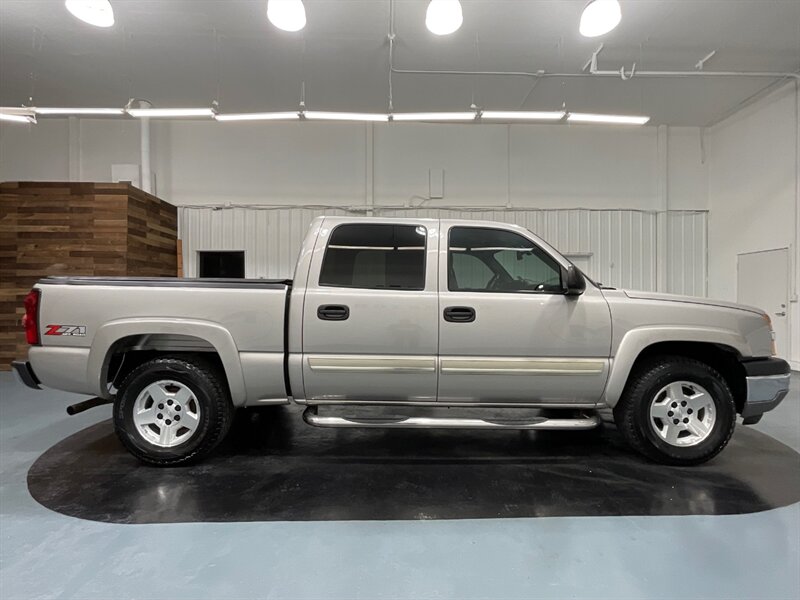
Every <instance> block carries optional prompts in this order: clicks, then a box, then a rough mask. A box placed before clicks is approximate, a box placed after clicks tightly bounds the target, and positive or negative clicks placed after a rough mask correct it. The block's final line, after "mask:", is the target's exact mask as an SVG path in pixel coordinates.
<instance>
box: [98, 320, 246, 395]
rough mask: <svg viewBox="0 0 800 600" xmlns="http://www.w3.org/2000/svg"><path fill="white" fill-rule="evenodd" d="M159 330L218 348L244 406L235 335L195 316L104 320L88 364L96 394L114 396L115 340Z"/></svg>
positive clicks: (155, 332)
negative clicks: (109, 382) (111, 359)
mask: <svg viewBox="0 0 800 600" xmlns="http://www.w3.org/2000/svg"><path fill="white" fill-rule="evenodd" d="M187 332H191V334H187ZM159 333H166V334H174V335H191V336H193V337H196V338H199V339H201V340H203V341H205V342H207V343H209V344H211V346H213V347H214V349H215V350H216V351H217V354H218V355H219V358H220V361H221V362H222V367H223V369H224V370H225V377H226V378H227V379H228V387H229V389H230V393H231V401H232V402H233V405H234V406H241V405H243V404H244V403H245V401H246V397H247V393H246V388H245V384H244V375H243V374H242V366H241V363H240V361H239V350H238V349H237V347H236V343H235V342H234V340H233V336H232V335H231V334H230V332H229V331H228V330H227V329H225V328H224V327H222V326H221V325H219V324H217V323H213V322H209V321H197V320H192V319H152V318H132V319H119V320H116V321H109V322H108V323H105V324H104V325H103V326H102V327H100V328H99V329H98V330H97V333H95V336H94V339H93V340H92V347H91V350H90V351H89V360H88V362H87V366H86V380H87V381H88V382H89V384H90V385H91V386H92V387H93V388H94V389H95V393H97V395H98V396H100V397H102V398H107V399H108V398H111V395H110V394H109V393H108V389H107V386H106V378H107V370H108V360H107V359H108V354H109V351H110V350H111V347H112V346H113V345H114V344H115V343H116V342H118V341H119V340H121V339H122V338H125V337H128V336H132V335H147V334H159Z"/></svg>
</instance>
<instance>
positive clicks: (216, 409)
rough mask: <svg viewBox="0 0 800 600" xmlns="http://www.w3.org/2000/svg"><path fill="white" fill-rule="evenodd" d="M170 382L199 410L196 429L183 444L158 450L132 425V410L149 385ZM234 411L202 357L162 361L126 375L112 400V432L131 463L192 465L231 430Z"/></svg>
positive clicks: (224, 389)
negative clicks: (183, 389) (189, 394)
mask: <svg viewBox="0 0 800 600" xmlns="http://www.w3.org/2000/svg"><path fill="white" fill-rule="evenodd" d="M161 380H171V381H175V382H178V383H180V384H183V385H184V386H186V387H187V388H189V390H190V391H191V392H192V394H193V395H194V398H195V399H196V401H197V404H198V405H199V418H198V421H197V427H196V429H195V430H194V432H193V433H192V434H191V437H189V438H188V439H187V440H186V441H183V442H181V443H180V444H178V445H176V446H172V447H161V446H158V445H156V444H154V443H151V442H150V441H148V440H147V439H146V438H145V436H144V435H143V434H142V433H140V432H139V430H138V429H137V427H136V426H135V424H134V421H133V407H134V404H135V401H136V399H137V397H138V396H139V394H140V393H141V392H142V391H143V390H144V389H145V387H147V386H148V385H150V384H152V383H155V382H158V381H161ZM232 420H233V406H232V404H231V400H230V394H229V392H228V387H227V384H226V382H225V379H224V376H223V375H221V374H220V372H219V369H218V368H217V367H216V365H214V364H213V363H212V362H210V361H208V360H206V359H203V358H201V357H194V356H191V357H184V356H180V357H178V356H165V357H161V358H156V359H154V360H151V361H148V362H146V363H144V364H141V365H139V366H138V367H137V368H135V369H134V370H133V371H131V372H130V373H129V374H128V376H127V377H126V378H125V380H124V381H123V382H122V384H121V385H120V387H119V392H118V393H117V397H116V400H115V401H114V428H115V430H116V432H117V436H118V437H119V439H120V441H121V442H122V444H123V445H124V446H125V448H126V449H127V450H128V451H129V452H130V453H131V454H133V455H134V456H135V457H136V458H138V459H139V460H141V461H142V462H145V463H147V464H150V465H156V466H160V467H166V466H173V465H182V464H186V463H189V462H192V461H196V460H198V459H200V458H202V457H203V456H206V455H207V454H208V453H209V452H211V451H212V450H213V449H214V448H215V447H216V446H217V444H219V442H221V441H222V440H223V439H224V437H225V435H226V434H227V433H228V430H229V429H230V426H231V422H232Z"/></svg>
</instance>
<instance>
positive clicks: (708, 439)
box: [614, 356, 736, 465]
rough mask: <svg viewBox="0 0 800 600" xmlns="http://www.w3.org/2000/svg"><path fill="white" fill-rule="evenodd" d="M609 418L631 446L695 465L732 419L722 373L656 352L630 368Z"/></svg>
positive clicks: (721, 440)
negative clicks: (622, 389) (639, 364)
mask: <svg viewBox="0 0 800 600" xmlns="http://www.w3.org/2000/svg"><path fill="white" fill-rule="evenodd" d="M614 420H615V422H616V424H617V428H618V429H619V431H620V433H621V434H622V437H623V438H624V439H625V441H626V442H627V443H628V444H629V445H630V446H631V447H632V448H633V449H634V450H637V451H639V452H641V453H642V454H644V455H645V456H647V457H648V458H650V459H652V460H655V461H657V462H661V463H665V464H672V465H694V464H699V463H702V462H705V461H707V460H709V459H711V458H712V457H714V456H716V455H717V454H718V453H719V452H720V451H722V449H723V448H724V447H725V446H726V445H727V444H728V441H729V440H730V439H731V436H732V435H733V430H734V427H735V425H736V406H735V404H734V401H733V395H732V394H731V391H730V389H729V388H728V384H727V383H726V382H725V379H724V378H723V377H722V376H721V375H720V374H719V373H718V372H717V371H715V370H714V369H712V368H711V367H710V366H708V365H706V364H705V363H702V362H700V361H697V360H694V359H690V358H683V357H677V356H670V357H658V358H655V359H652V360H650V361H648V362H647V363H645V364H643V365H642V366H641V367H640V368H637V369H636V371H635V372H634V373H632V374H631V379H630V381H629V382H628V385H627V386H626V388H625V391H624V392H623V394H622V397H621V398H620V400H619V402H618V403H617V405H616V406H615V407H614Z"/></svg>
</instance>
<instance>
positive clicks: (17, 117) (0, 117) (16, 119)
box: [0, 111, 36, 123]
mask: <svg viewBox="0 0 800 600" xmlns="http://www.w3.org/2000/svg"><path fill="white" fill-rule="evenodd" d="M0 121H11V122H12V123H36V117H34V116H33V115H26V114H21V113H11V112H2V111H0Z"/></svg>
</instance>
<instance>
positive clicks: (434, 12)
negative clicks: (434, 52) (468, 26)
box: [425, 0, 464, 35]
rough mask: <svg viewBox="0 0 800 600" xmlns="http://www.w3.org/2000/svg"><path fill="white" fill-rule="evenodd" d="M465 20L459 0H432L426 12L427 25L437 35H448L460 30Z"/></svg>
mask: <svg viewBox="0 0 800 600" xmlns="http://www.w3.org/2000/svg"><path fill="white" fill-rule="evenodd" d="M463 22H464V15H463V14H462V13H461V3H460V2H459V1H458V0H431V2H430V4H428V12H427V13H426V14H425V26H426V27H427V28H428V30H429V31H430V32H431V33H435V34H436V35H448V34H451V33H453V32H454V31H458V28H459V27H461V24H462V23H463Z"/></svg>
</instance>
